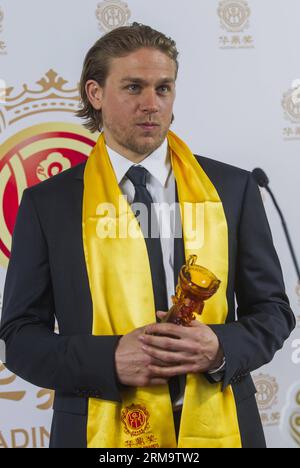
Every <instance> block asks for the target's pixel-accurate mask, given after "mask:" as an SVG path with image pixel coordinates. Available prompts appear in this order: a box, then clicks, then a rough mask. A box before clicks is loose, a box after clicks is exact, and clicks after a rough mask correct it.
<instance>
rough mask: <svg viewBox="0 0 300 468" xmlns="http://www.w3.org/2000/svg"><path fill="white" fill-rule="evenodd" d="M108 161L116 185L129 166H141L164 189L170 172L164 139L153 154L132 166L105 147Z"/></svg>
mask: <svg viewBox="0 0 300 468" xmlns="http://www.w3.org/2000/svg"><path fill="white" fill-rule="evenodd" d="M106 148H107V151H108V155H109V157H110V161H111V163H112V166H113V169H114V171H115V174H116V177H117V181H118V184H120V182H121V181H122V179H123V177H124V176H125V175H126V172H127V171H128V170H129V169H130V168H131V166H137V165H138V166H143V167H144V168H145V169H147V171H149V172H150V174H151V175H152V176H153V177H155V178H156V179H157V180H158V181H159V182H160V184H161V185H162V186H163V187H165V186H166V183H167V179H168V176H169V174H170V171H171V160H170V155H169V150H168V140H167V139H165V140H164V142H163V143H162V145H161V146H160V147H159V148H157V149H156V150H155V151H153V153H151V154H149V156H147V158H146V159H144V161H142V162H141V163H139V164H133V162H132V161H130V160H129V159H127V158H125V157H124V156H122V155H121V154H119V153H117V152H116V151H114V150H112V149H111V148H109V147H108V146H106Z"/></svg>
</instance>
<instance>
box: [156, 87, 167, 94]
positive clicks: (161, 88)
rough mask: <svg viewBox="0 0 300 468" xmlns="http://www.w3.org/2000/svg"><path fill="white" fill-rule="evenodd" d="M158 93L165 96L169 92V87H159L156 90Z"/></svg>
mask: <svg viewBox="0 0 300 468" xmlns="http://www.w3.org/2000/svg"><path fill="white" fill-rule="evenodd" d="M158 90H159V92H161V93H163V94H166V93H167V92H168V91H170V87H169V86H160V87H159V88H158Z"/></svg>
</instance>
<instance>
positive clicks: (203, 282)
mask: <svg viewBox="0 0 300 468" xmlns="http://www.w3.org/2000/svg"><path fill="white" fill-rule="evenodd" d="M196 260H197V255H190V256H189V258H188V260H187V262H186V264H185V265H183V266H182V268H181V270H180V272H179V277H178V284H177V287H176V294H175V296H172V302H173V306H172V307H171V308H170V310H169V312H168V314H167V315H166V317H165V318H164V319H163V320H162V322H170V323H174V324H176V325H183V326H184V327H189V326H190V324H191V322H192V321H193V320H195V318H196V317H195V315H194V314H198V315H201V314H202V312H203V309H204V305H205V304H204V302H205V301H206V300H207V299H209V298H210V297H212V296H213V295H214V294H215V293H216V292H217V290H218V289H219V286H220V284H221V281H220V280H218V278H217V277H216V276H215V275H214V274H213V273H212V272H211V271H209V270H207V269H206V268H204V267H202V266H200V265H197V264H196Z"/></svg>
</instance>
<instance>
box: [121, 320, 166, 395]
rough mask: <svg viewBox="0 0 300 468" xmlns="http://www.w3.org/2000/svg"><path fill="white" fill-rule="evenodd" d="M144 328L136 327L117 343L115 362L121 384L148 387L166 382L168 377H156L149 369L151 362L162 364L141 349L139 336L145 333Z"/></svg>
mask: <svg viewBox="0 0 300 468" xmlns="http://www.w3.org/2000/svg"><path fill="white" fill-rule="evenodd" d="M145 328H146V327H142V328H137V329H136V330H134V331H133V332H131V333H128V334H127V335H124V336H123V337H122V338H121V339H120V341H119V343H118V346H117V349H116V354H115V363H116V371H117V375H118V379H119V381H120V382H121V383H122V384H123V385H129V386H131V387H148V386H153V385H165V384H167V383H168V379H166V378H161V377H157V376H156V375H155V374H154V373H153V372H151V371H150V369H149V366H150V365H151V364H153V365H157V366H162V365H164V364H163V363H162V362H161V361H159V360H158V359H156V358H153V357H151V356H149V354H148V353H145V352H144V351H143V349H142V346H143V344H142V342H141V341H140V340H139V337H140V336H142V335H143V334H144V333H145Z"/></svg>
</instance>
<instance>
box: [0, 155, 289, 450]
mask: <svg viewBox="0 0 300 468" xmlns="http://www.w3.org/2000/svg"><path fill="white" fill-rule="evenodd" d="M196 158H197V160H198V162H199V163H200V164H201V166H202V168H203V169H204V171H205V172H206V173H207V175H208V177H209V178H210V179H211V180H212V182H213V184H214V185H215V187H216V189H217V190H218V193H219V196H220V198H221V200H222V203H223V206H224V210H225V214H226V218H227V223H228V228H229V278H228V289H227V298H228V305H229V314H228V319H227V324H225V325H217V326H214V325H212V328H213V329H214V331H215V333H216V334H217V336H218V338H219V340H220V343H221V345H222V347H223V349H224V353H225V356H226V373H225V377H224V384H223V386H224V388H226V387H227V386H228V385H232V388H233V391H234V395H235V400H236V405H237V412H238V419H239V425H240V431H241V437H242V442H243V447H264V446H265V441H264V435H263V431H262V426H261V423H260V419H259V414H258V410H257V406H256V402H255V392H256V390H255V387H254V385H253V382H252V380H251V377H250V372H251V371H254V370H256V369H258V368H259V367H261V366H262V365H264V364H266V363H268V362H269V361H271V360H272V358H273V356H274V354H275V352H276V351H278V350H279V349H280V348H281V347H282V346H283V343H284V341H285V340H286V338H288V336H289V335H290V333H291V331H292V329H293V328H294V326H295V319H294V316H293V313H292V311H291V309H290V306H289V301H288V298H287V296H286V294H285V288H284V283H283V278H282V273H281V268H280V264H279V261H278V257H277V255H276V252H275V249H274V246H273V242H272V236H271V232H270V228H269V225H268V221H267V218H266V214H265V211H264V207H263V204H262V200H261V196H260V193H259V190H258V188H257V186H256V184H255V182H254V180H253V179H252V176H251V174H250V173H248V172H247V171H244V170H241V169H238V168H235V167H232V166H229V165H226V164H223V163H220V162H217V161H214V160H211V159H207V158H203V157H200V156H196ZM84 168H85V163H83V164H80V165H78V166H76V167H74V168H72V169H70V170H67V171H65V172H63V173H62V174H59V175H57V176H55V177H53V178H51V179H49V180H47V181H45V182H43V183H41V184H39V185H36V186H34V187H31V188H29V189H26V190H25V192H24V194H23V197H22V201H21V205H20V209H19V212H18V216H17V222H16V226H15V230H14V234H13V242H12V252H11V258H10V262H9V266H8V271H7V277H6V284H5V290H4V302H3V314H2V323H1V329H0V337H1V338H2V339H4V340H5V341H6V344H7V367H8V368H9V369H10V370H11V371H12V372H14V373H15V374H17V375H19V376H20V377H22V378H23V379H25V380H27V381H29V382H31V383H33V384H35V385H37V386H40V387H45V388H49V389H54V390H56V396H55V402H54V418H53V423H52V431H51V444H50V446H51V447H86V423H87V403H88V398H89V397H93V398H101V399H105V400H113V401H121V393H120V386H119V384H118V380H117V376H116V372H115V361H114V355H115V348H116V345H117V342H118V340H119V337H118V336H92V334H91V333H92V320H93V309H92V301H91V294H90V289H89V284H88V276H87V271H86V266H85V259H84V252H83V243H82V197H83V173H84ZM176 195H177V190H176ZM177 199H178V197H177ZM174 250H175V251H174V254H175V256H174V260H175V268H174V270H175V271H174V284H176V283H177V277H178V273H179V269H180V267H181V266H182V264H183V263H184V261H185V258H184V248H183V241H182V240H180V239H176V240H175V248H174ZM235 295H236V299H237V305H238V307H237V310H236V307H235ZM55 317H56V318H57V321H58V325H59V332H60V334H59V335H57V334H55V333H54V331H53V330H54V321H55ZM236 317H237V318H238V320H236ZM212 385H213V383H212ZM216 423H217V422H216Z"/></svg>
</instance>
